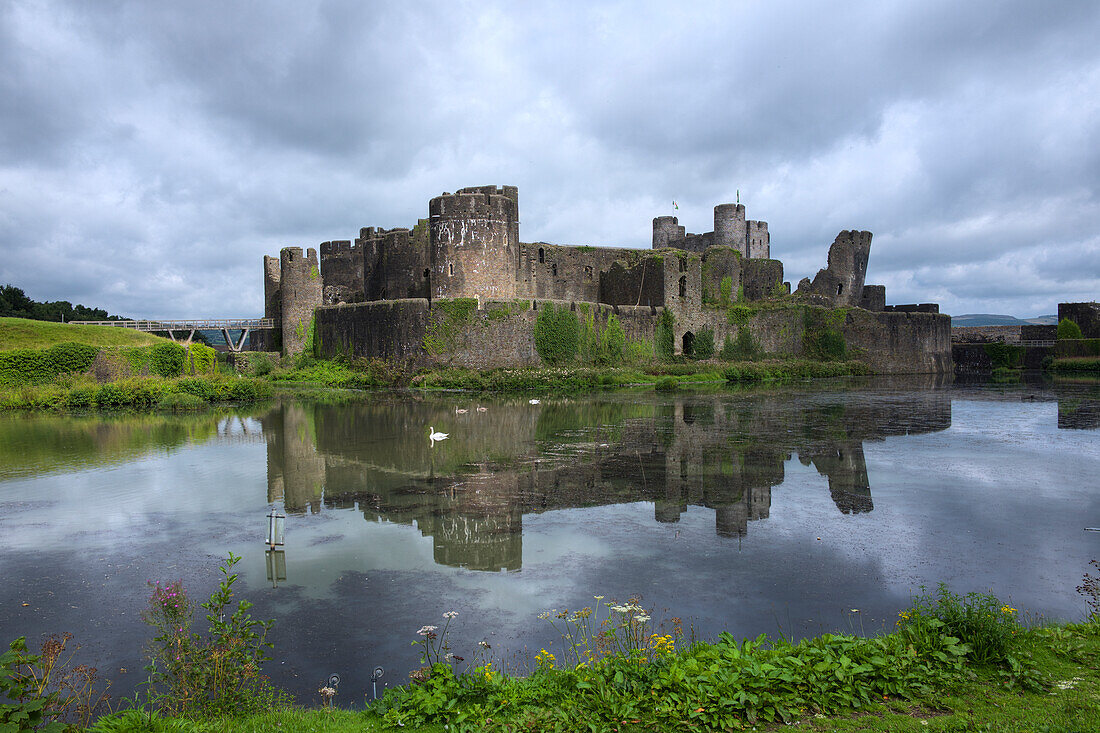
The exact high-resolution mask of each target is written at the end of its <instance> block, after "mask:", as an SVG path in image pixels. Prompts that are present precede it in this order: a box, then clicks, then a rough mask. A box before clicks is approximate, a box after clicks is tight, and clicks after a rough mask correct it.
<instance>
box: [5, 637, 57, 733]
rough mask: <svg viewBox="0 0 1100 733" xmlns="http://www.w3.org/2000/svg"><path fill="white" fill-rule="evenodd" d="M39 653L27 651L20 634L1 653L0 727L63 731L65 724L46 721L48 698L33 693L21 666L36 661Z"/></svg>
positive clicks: (54, 732) (31, 683) (53, 732)
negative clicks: (21, 671) (34, 653)
mask: <svg viewBox="0 0 1100 733" xmlns="http://www.w3.org/2000/svg"><path fill="white" fill-rule="evenodd" d="M38 659H39V658H38V657H37V656H35V655H32V654H27V640H26V638H25V637H22V636H21V637H19V638H18V639H16V640H15V641H13V642H12V643H11V644H10V647H9V650H8V651H6V652H4V653H3V654H0V701H4V700H7V701H8V702H0V730H4V731H9V730H10V731H12V733H19V732H20V731H34V730H38V731H48V733H62V732H63V731H64V730H65V725H64V724H63V723H59V722H57V721H54V722H47V719H48V717H49V716H48V715H47V713H46V707H47V705H49V704H50V702H51V700H50V699H49V698H43V697H40V696H37V695H34V694H33V687H34V686H33V681H32V680H31V679H29V678H28V675H27V674H25V673H22V674H21V673H20V671H19V668H20V667H24V668H25V667H26V666H28V665H33V664H35V663H36V662H38Z"/></svg>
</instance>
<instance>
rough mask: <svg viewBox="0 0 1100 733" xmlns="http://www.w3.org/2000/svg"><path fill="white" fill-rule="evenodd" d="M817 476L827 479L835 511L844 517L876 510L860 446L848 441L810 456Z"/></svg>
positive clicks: (857, 442) (857, 443) (861, 443)
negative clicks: (818, 474) (844, 515)
mask: <svg viewBox="0 0 1100 733" xmlns="http://www.w3.org/2000/svg"><path fill="white" fill-rule="evenodd" d="M810 460H811V461H813V464H814V466H815V467H816V468H817V471H818V473H820V474H823V475H824V476H826V477H828V479H829V493H830V494H831V495H832V497H833V503H834V504H836V508H837V509H839V510H840V511H841V512H843V513H844V514H861V513H863V512H869V511H871V510H873V509H874V508H875V505H874V503H873V502H872V501H871V483H870V481H869V480H868V479H867V462H866V459H865V458H864V457H863V442H862V441H859V440H847V441H843V442H840V443H837V444H836V447H835V448H834V449H828V450H827V451H825V452H821V453H812V454H811V455H810Z"/></svg>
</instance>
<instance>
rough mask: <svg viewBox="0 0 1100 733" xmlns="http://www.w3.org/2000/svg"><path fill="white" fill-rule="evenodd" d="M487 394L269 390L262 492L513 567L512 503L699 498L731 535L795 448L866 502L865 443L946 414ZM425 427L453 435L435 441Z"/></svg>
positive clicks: (457, 561)
mask: <svg viewBox="0 0 1100 733" xmlns="http://www.w3.org/2000/svg"><path fill="white" fill-rule="evenodd" d="M460 399H461V401H460ZM486 405H487V406H486ZM486 405H482V406H483V407H484V410H482V411H479V410H478V409H477V408H478V404H477V403H476V401H475V400H474V398H464V399H463V398H454V399H451V400H449V401H447V400H446V399H438V400H434V401H433V400H418V399H409V398H401V397H377V398H372V399H371V400H370V401H368V402H365V403H358V404H351V405H349V404H341V405H339V406H331V405H324V404H310V403H302V402H287V403H285V404H281V405H279V406H278V407H276V408H274V409H273V410H272V411H271V412H270V413H268V414H266V415H264V416H263V417H262V418H261V419H262V423H263V429H264V434H265V436H266V440H267V472H268V500H269V501H271V502H278V501H281V502H283V504H284V506H285V507H286V510H287V511H288V512H290V513H304V512H306V511H310V512H318V511H320V509H321V507H322V504H323V505H324V506H325V507H327V508H330V509H336V508H343V509H351V508H355V507H357V508H358V509H359V510H360V511H362V513H363V517H364V518H365V519H366V520H367V521H372V522H396V523H403V524H409V525H412V524H415V526H416V527H417V528H418V529H419V530H420V532H421V533H422V534H423V535H424V536H430V537H431V538H432V539H433V542H434V555H435V560H436V562H438V563H441V564H444V565H450V566H456V567H463V568H468V569H473V570H486V571H497V570H500V569H507V570H518V569H519V568H520V565H521V562H522V542H523V535H522V527H523V515H524V514H528V513H532V512H542V511H546V510H551V509H566V508H571V507H580V506H600V505H606V504H620V503H628V502H641V501H645V502H652V503H653V506H654V519H655V520H656V521H658V522H676V521H678V520H679V518H680V515H681V514H682V513H683V512H684V511H685V510H686V509H687V507H688V506H689V505H694V506H702V507H707V508H709V509H713V510H714V517H715V520H714V521H715V530H716V532H717V534H718V535H719V536H722V537H741V536H744V535H745V534H746V533H747V531H748V524H749V522H752V521H755V520H758V519H762V518H765V517H767V516H768V515H769V512H770V509H771V493H772V489H773V488H775V487H776V486H778V485H779V484H781V483H782V482H783V479H784V463H785V462H786V461H788V460H790V459H791V457H792V455H795V454H797V456H798V459H799V461H800V462H801V463H802V464H803V465H806V466H810V465H812V466H813V467H814V468H816V470H817V471H818V472H819V473H820V474H821V475H823V476H825V477H826V478H827V479H828V485H829V492H830V494H831V496H832V500H833V502H834V503H835V504H836V507H837V510H838V511H840V512H843V513H845V514H856V513H863V512H870V511H872V510H873V509H874V503H873V501H872V498H871V487H870V485H869V483H868V479H867V467H866V463H865V461H864V454H863V444H864V442H865V441H873V440H881V439H884V438H886V437H889V436H895V435H906V434H915V433H926V432H933V431H939V430H944V429H946V428H948V427H949V426H950V424H951V399H950V396H949V393H948V392H946V391H943V390H930V391H926V392H912V391H910V392H905V393H899V394H894V395H891V394H890V393H884V394H882V395H879V396H876V397H873V398H871V399H869V398H868V395H867V394H866V393H863V394H861V395H860V398H859V399H858V400H849V399H846V398H845V396H844V394H843V393H839V394H838V393H823V394H821V395H820V396H818V397H816V398H811V399H809V400H807V399H806V398H805V396H802V397H800V399H798V400H792V399H790V398H789V397H785V396H784V394H783V393H769V394H767V395H764V396H762V395H760V394H755V395H752V396H751V398H750V397H747V396H738V395H737V394H734V395H728V394H727V395H723V396H721V397H715V396H713V395H705V396H690V395H689V396H682V397H669V398H665V399H661V398H658V397H653V396H651V395H645V396H637V395H633V396H631V395H612V396H609V397H607V398H606V399H600V400H594V401H593V400H587V401H583V402H573V401H569V400H562V401H560V402H555V401H554V400H552V399H544V400H542V404H539V405H530V404H528V402H527V400H526V399H513V400H511V401H500V400H497V401H493V402H491V403H486ZM795 405H798V406H797V407H796V406H795ZM456 410H465V411H466V412H464V413H462V412H456ZM428 426H432V427H435V429H436V430H441V431H443V432H448V433H450V434H451V438H450V439H449V440H446V441H443V442H440V443H437V444H435V446H434V447H433V446H432V445H431V444H430V443H429V441H428Z"/></svg>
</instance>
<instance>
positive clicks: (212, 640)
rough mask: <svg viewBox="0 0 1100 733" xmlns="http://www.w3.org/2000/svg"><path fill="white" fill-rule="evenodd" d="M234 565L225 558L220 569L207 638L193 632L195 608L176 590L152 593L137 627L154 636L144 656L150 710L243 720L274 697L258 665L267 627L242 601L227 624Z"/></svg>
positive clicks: (232, 558)
mask: <svg viewBox="0 0 1100 733" xmlns="http://www.w3.org/2000/svg"><path fill="white" fill-rule="evenodd" d="M239 561H240V557H238V556H236V555H234V554H233V553H229V558H228V559H227V560H225V562H224V563H223V564H222V566H221V573H222V576H223V577H222V581H221V583H220V585H219V586H218V589H217V590H215V591H214V593H213V594H212V595H211V596H210V600H208V601H207V602H206V603H203V604H202V608H204V609H206V611H207V612H208V613H207V614H206V621H207V623H208V624H209V627H208V631H207V633H206V634H205V635H201V634H199V633H197V632H194V631H192V624H193V621H194V615H195V612H196V608H195V605H194V603H193V602H192V601H191V600H190V598H189V597H188V595H187V592H186V590H185V589H184V587H183V583H182V582H179V581H175V582H170V583H166V584H161V583H156V584H154V585H153V593H152V596H151V597H150V599H149V605H148V607H147V608H146V610H145V612H144V613H143V615H142V618H143V620H144V621H145V622H146V623H147V624H149V625H150V626H152V627H153V629H154V630H155V632H156V636H154V638H153V641H152V643H151V644H150V646H149V649H148V656H149V665H148V666H147V667H146V671H148V672H149V681H148V696H149V701H150V708H151V709H152V710H156V711H159V712H161V713H165V714H168V715H191V714H207V715H210V714H225V713H233V714H239V713H248V712H256V711H259V710H263V709H265V708H267V707H270V706H271V705H272V703H273V702H274V701H275V700H276V697H277V696H276V694H275V692H274V690H273V689H272V687H271V685H270V683H269V682H268V680H267V678H265V677H263V676H261V674H260V666H261V664H262V663H263V662H264V661H266V660H268V659H270V656H268V653H267V652H268V650H270V649H271V648H272V645H271V644H270V643H268V642H267V633H268V631H269V630H270V629H271V627H272V625H273V624H274V621H271V620H269V621H260V620H257V619H254V618H252V616H251V614H249V610H250V609H251V608H252V604H251V603H250V602H249V601H247V600H244V599H241V600H239V601H238V603H237V608H236V609H235V610H234V611H233V612H232V613H231V614H230V615H229V616H228V618H227V617H226V615H227V612H228V609H229V606H230V602H231V601H232V598H233V584H234V583H236V581H237V574H236V573H233V572H231V570H232V568H233V566H234V565H236V564H237V563H238V562H239Z"/></svg>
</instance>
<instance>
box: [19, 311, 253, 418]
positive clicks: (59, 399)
mask: <svg viewBox="0 0 1100 733" xmlns="http://www.w3.org/2000/svg"><path fill="white" fill-rule="evenodd" d="M0 344H3V345H4V346H5V348H2V349H0V411H2V410H48V411H70V410H95V409H118V408H123V409H161V410H175V411H180V410H196V409H200V408H203V407H205V406H206V405H208V404H210V403H217V402H246V401H253V400H258V399H266V398H269V397H270V396H271V394H272V388H271V385H270V384H269V383H268V382H266V381H264V380H260V379H242V378H240V377H238V376H236V375H220V374H218V373H217V372H218V364H217V359H216V354H215V352H214V350H213V349H212V348H210V347H209V346H205V345H203V344H198V343H192V344H178V343H174V342H172V341H169V340H167V339H161V338H157V337H155V336H151V335H149V334H143V333H138V332H136V331H132V330H129V329H123V328H113V327H109V326H72V325H68V324H61V323H51V322H47V321H29V320H25V319H21V318H3V319H0Z"/></svg>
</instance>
